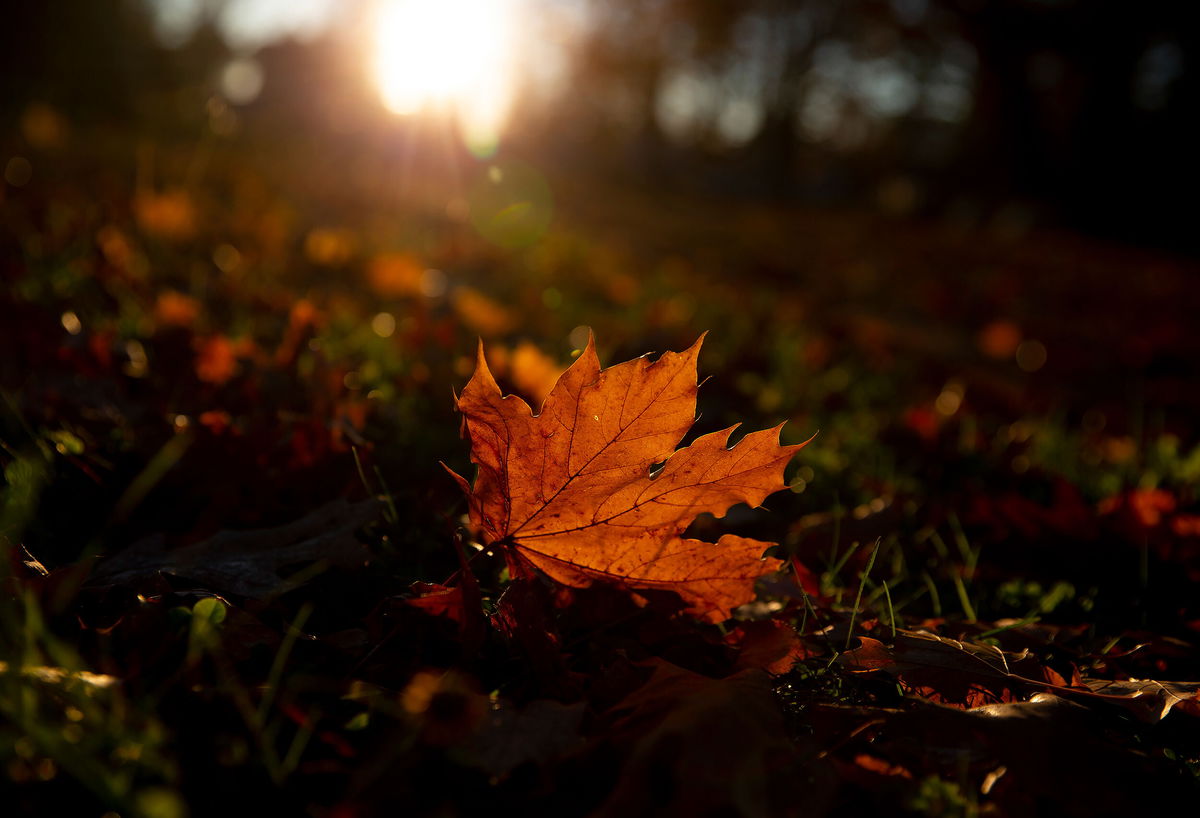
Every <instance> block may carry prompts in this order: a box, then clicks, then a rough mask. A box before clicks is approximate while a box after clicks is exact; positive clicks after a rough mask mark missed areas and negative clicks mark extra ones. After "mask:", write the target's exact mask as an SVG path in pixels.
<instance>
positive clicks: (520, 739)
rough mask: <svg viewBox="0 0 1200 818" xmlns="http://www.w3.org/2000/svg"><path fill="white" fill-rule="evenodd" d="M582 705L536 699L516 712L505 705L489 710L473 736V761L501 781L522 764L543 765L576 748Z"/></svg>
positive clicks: (583, 705) (579, 703) (580, 703)
mask: <svg viewBox="0 0 1200 818" xmlns="http://www.w3.org/2000/svg"><path fill="white" fill-rule="evenodd" d="M586 709H587V708H586V705H585V704H584V703H583V702H576V703H575V704H562V703H561V702H556V701H554V700H552V699H536V700H534V701H532V702H530V703H529V704H527V705H526V706H525V707H524V708H522V709H521V710H520V711H518V710H517V709H516V708H514V707H513V706H512V705H510V704H508V703H502V704H501V705H500V706H499V707H497V708H496V709H494V710H492V711H491V712H490V713H489V714H488V717H487V720H486V721H485V722H484V725H483V728H482V729H481V730H480V733H479V735H478V736H476V739H475V742H474V746H473V749H474V751H475V760H476V761H477V762H478V763H479V765H480V766H481V767H483V769H484V770H486V771H487V773H488V774H489V775H491V776H492V777H494V778H503V777H505V776H507V775H508V774H509V773H511V772H512V771H513V770H515V769H516V768H517V767H520V766H521V765H522V764H526V763H530V762H532V763H534V764H538V765H545V764H548V763H550V762H551V761H553V760H554V759H557V758H561V757H562V756H565V755H566V754H567V753H569V752H570V751H571V750H573V749H575V748H576V747H578V746H579V745H580V744H581V743H582V742H583V739H582V738H581V736H580V732H579V731H580V727H581V726H582V724H583V717H584V714H585V711H586Z"/></svg>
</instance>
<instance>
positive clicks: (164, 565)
mask: <svg viewBox="0 0 1200 818" xmlns="http://www.w3.org/2000/svg"><path fill="white" fill-rule="evenodd" d="M379 509H380V503H379V501H377V500H364V501H362V502H359V503H354V504H351V503H348V502H346V501H345V500H336V501H334V502H332V503H329V504H328V505H325V506H323V507H321V508H319V509H317V510H316V511H314V512H312V513H311V514H309V515H307V516H306V517H303V518H301V519H299V520H296V521H295V522H293V523H288V524H287V525H284V526H280V527H278V528H268V529H259V530H253V531H222V532H220V533H218V534H216V535H214V536H212V537H210V538H209V539H207V540H204V541H203V542H198V543H196V544H195V545H189V546H185V547H183V548H176V549H171V550H168V549H166V547H165V545H164V543H163V540H162V538H161V537H152V538H149V539H147V540H143V541H142V542H140V543H137V544H135V545H133V546H131V547H129V548H127V549H125V550H124V551H122V552H121V553H119V554H116V555H115V556H113V557H111V558H109V559H107V560H104V561H103V562H101V563H100V564H99V565H97V566H96V570H95V571H93V572H92V575H91V577H90V578H89V579H88V584H89V585H93V586H95V585H119V584H125V583H134V582H138V581H142V580H145V579H152V578H154V577H155V576H157V575H158V574H160V573H162V574H171V575H174V576H179V577H186V578H188V579H190V580H193V581H195V582H199V583H202V584H203V585H204V586H205V587H207V588H209V589H211V590H215V591H219V592H222V593H229V594H237V595H239V596H245V597H251V598H256V599H258V598H263V597H267V596H271V595H273V594H276V593H279V592H281V591H284V590H287V589H288V587H290V586H289V584H288V582H287V581H286V580H284V579H283V578H282V577H281V576H280V574H279V571H280V570H281V569H283V568H286V567H288V566H293V565H299V564H301V563H305V562H314V561H316V560H326V561H328V562H329V563H331V564H335V565H342V566H345V567H347V568H353V567H356V566H360V565H363V564H364V563H365V562H366V561H367V558H368V552H367V549H366V547H365V546H364V545H363V544H362V543H360V542H359V541H358V539H357V538H356V537H355V536H354V531H355V530H356V529H358V528H360V527H362V526H364V525H366V524H367V523H368V522H370V521H371V520H373V519H375V518H376V517H377V516H378V514H379Z"/></svg>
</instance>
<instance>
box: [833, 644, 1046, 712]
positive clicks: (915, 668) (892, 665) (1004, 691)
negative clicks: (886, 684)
mask: <svg viewBox="0 0 1200 818" xmlns="http://www.w3.org/2000/svg"><path fill="white" fill-rule="evenodd" d="M859 640H860V642H861V643H862V644H861V646H860V647H858V648H855V649H854V650H850V651H847V652H845V653H843V654H841V656H839V657H838V662H840V663H841V664H842V665H843V666H844V667H846V668H847V669H849V670H851V671H856V672H866V671H875V670H883V671H886V672H887V673H889V674H891V675H892V676H895V677H896V678H897V679H898V680H899V681H900V683H901V684H902V685H904V687H905V688H907V689H908V690H909V691H910V692H911V693H913V694H914V695H917V696H920V697H921V698H924V699H929V700H930V701H935V702H938V703H940V704H948V705H953V706H957V707H965V708H973V707H981V706H983V705H989V704H998V703H1002V702H1012V701H1017V700H1018V699H1019V698H1020V697H1019V696H1018V695H1017V694H1018V693H1019V691H1020V690H1022V689H1023V688H1026V687H1030V686H1032V687H1035V688H1037V687H1042V688H1054V689H1058V688H1065V686H1066V680H1065V679H1063V678H1062V676H1060V675H1059V674H1058V673H1055V672H1054V671H1053V670H1051V669H1050V668H1047V667H1043V666H1042V665H1041V663H1039V662H1038V661H1037V660H1036V659H1034V658H1033V657H1032V656H1031V655H1029V654H1028V653H1019V654H1018V653H1007V652H1005V651H1002V650H1000V649H999V648H993V647H989V646H984V645H975V644H971V643H969V642H959V641H957V640H955V639H947V638H945V637H942V636H936V635H934V634H932V633H925V632H923V631H897V633H896V638H895V641H894V644H893V645H892V646H891V647H888V646H887V645H885V644H883V643H882V642H880V641H879V640H878V639H872V638H870V637H867V636H861V637H859Z"/></svg>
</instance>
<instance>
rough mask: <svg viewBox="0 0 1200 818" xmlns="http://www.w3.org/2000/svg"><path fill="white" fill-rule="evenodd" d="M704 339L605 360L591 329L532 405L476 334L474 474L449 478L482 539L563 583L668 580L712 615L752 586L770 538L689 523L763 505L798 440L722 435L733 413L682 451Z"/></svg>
mask: <svg viewBox="0 0 1200 818" xmlns="http://www.w3.org/2000/svg"><path fill="white" fill-rule="evenodd" d="M702 340H703V338H701V340H698V341H697V342H696V343H695V344H694V345H693V346H692V347H691V348H690V349H688V350H687V351H685V352H682V353H675V352H667V353H664V354H663V355H662V356H661V357H660V358H659V359H658V360H656V361H653V362H651V361H650V360H649V359H647V358H645V357H643V358H638V359H635V360H633V361H629V362H626V363H623V364H620V365H618V366H614V367H610V368H608V369H605V370H601V368H600V363H599V360H598V359H597V357H596V350H595V344H594V342H593V341H591V340H589V342H588V345H587V348H586V349H585V350H584V351H583V353H582V354H581V355H580V357H579V358H578V360H576V361H575V363H574V364H573V365H572V366H571V368H570V369H568V370H567V371H566V372H565V373H563V375H562V377H561V378H560V379H559V381H558V383H557V384H556V385H555V387H554V389H553V390H552V391H551V392H550V395H549V397H547V398H546V401H545V403H544V404H543V406H542V409H541V412H540V413H539V414H537V415H535V414H533V411H532V410H531V409H530V407H529V405H528V404H526V403H525V402H524V401H522V400H521V399H520V398H517V397H513V396H508V397H505V396H503V395H502V394H501V392H500V388H499V387H498V386H497V385H496V381H495V379H494V378H493V377H492V373H491V371H490V370H489V369H488V365H487V362H486V360H485V359H484V356H483V348H482V344H481V345H480V351H479V357H478V363H477V365H476V369H475V374H474V376H473V377H472V378H471V381H470V382H469V383H468V384H467V386H466V388H465V389H464V390H463V393H462V396H461V397H460V398H459V399H458V409H459V411H460V412H462V414H463V417H464V427H465V432H466V435H467V437H468V438H469V439H470V441H471V459H472V461H473V462H474V463H475V464H476V465H477V466H478V467H479V468H478V474H477V476H476V478H475V483H474V485H473V486H469V485H468V484H467V482H466V481H465V480H464V479H462V478H461V477H458V476H457V475H455V477H456V479H457V480H458V481H459V483H460V485H461V486H462V488H463V490H464V491H465V492H467V495H468V497H469V500H470V510H471V521H472V523H473V525H474V526H475V527H476V528H477V529H478V530H479V531H480V532H481V534H482V537H483V539H484V540H485V542H487V543H489V544H492V545H493V546H495V547H501V548H504V549H505V551H506V555H507V556H508V558H509V560H510V563H513V564H515V565H517V566H528V565H532V566H535V567H536V568H538V569H540V570H541V571H543V572H544V573H546V574H547V575H549V576H550V577H552V578H553V579H555V580H557V581H558V582H561V583H563V584H565V585H571V586H575V587H586V586H588V585H590V584H591V583H592V582H594V581H597V580H601V581H606V582H612V583H616V584H618V585H621V586H624V587H626V588H630V589H647V590H649V589H654V590H667V591H672V592H674V593H676V594H678V595H679V596H680V597H682V598H683V600H684V601H685V602H686V603H687V605H688V608H689V610H690V611H691V612H692V613H694V614H697V615H699V616H704V617H706V618H708V619H709V620H711V621H723V620H725V619H728V618H729V615H730V609H731V608H733V607H735V606H737V605H740V604H742V603H744V602H747V601H748V600H750V599H752V598H753V596H754V581H755V580H756V579H757V578H758V577H760V576H763V575H765V574H768V573H771V572H772V571H775V570H776V569H777V567H778V566H779V565H780V562H779V560H775V559H768V560H763V559H762V553H763V551H764V550H765V549H766V548H767V547H768V546H769V545H771V543H766V542H760V541H758V540H751V539H747V538H745V537H738V536H734V535H730V534H726V535H725V536H723V537H721V539H720V541H719V542H718V543H717V544H716V545H714V544H712V543H706V542H701V541H699V540H693V539H684V538H683V537H682V536H681V534H682V533H683V531H684V529H686V528H687V526H688V525H689V524H690V523H691V522H692V520H693V519H695V517H696V516H697V515H698V514H701V513H704V512H708V513H710V514H713V515H714V516H717V517H721V516H724V514H725V512H726V511H727V510H728V509H729V508H730V507H731V506H733V505H734V504H736V503H746V504H747V505H749V506H751V507H758V506H759V505H761V503H762V501H763V500H764V499H765V498H766V497H767V495H769V494H771V493H772V492H775V491H778V490H780V489H782V488H784V483H783V470H784V467H785V466H786V465H787V463H788V461H789V460H790V459H791V458H792V455H794V454H795V453H796V452H797V451H798V450H799V449H800V448H801V447H802V446H803V445H804V444H799V445H793V446H781V445H779V429H780V428H781V427H775V428H773V429H766V430H763V431H759V432H752V433H750V434H748V435H746V436H745V437H744V438H742V440H740V441H739V442H738V443H737V445H736V446H734V447H733V448H728V441H729V436H730V434H731V433H732V432H733V430H734V429H735V428H737V427H736V426H734V427H730V428H728V429H724V430H722V431H720V432H714V433H712V434H708V435H704V436H702V437H700V438H698V439H697V440H696V441H695V442H694V443H692V445H690V446H688V447H687V448H684V449H681V450H679V451H675V447H676V446H677V445H678V444H679V442H680V440H681V439H682V438H683V436H684V434H686V433H687V431H688V429H690V428H691V426H692V423H693V422H694V421H695V412H696V392H697V386H698V385H697V382H696V358H697V356H698V355H699V352H700V344H701V341H702ZM664 461H665V463H664ZM659 463H663V464H664V465H663V466H662V468H660V469H657V470H655V466H656V464H659Z"/></svg>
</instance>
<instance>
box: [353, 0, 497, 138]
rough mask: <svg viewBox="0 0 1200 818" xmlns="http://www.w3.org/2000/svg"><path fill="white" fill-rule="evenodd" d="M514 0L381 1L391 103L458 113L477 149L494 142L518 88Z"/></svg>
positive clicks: (383, 70)
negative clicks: (514, 62) (514, 57)
mask: <svg viewBox="0 0 1200 818" xmlns="http://www.w3.org/2000/svg"><path fill="white" fill-rule="evenodd" d="M514 16H515V15H514V13H513V2H512V0H380V3H379V6H378V18H377V21H376V29H375V74H376V79H377V81H378V83H379V89H380V94H381V96H382V98H383V103H384V105H385V106H387V108H388V109H389V110H391V111H393V112H394V113H396V114H400V115H411V114H417V113H422V112H431V111H442V112H450V113H452V114H453V115H454V116H455V117H456V118H457V119H458V121H459V124H460V125H461V127H462V129H463V135H464V137H465V138H466V141H467V143H468V145H469V146H471V147H472V149H475V150H480V151H487V150H490V149H491V148H494V146H495V141H496V139H497V138H498V136H499V132H500V129H501V127H502V126H503V124H504V119H505V116H506V115H507V113H508V107H509V104H510V102H511V97H512V93H513V88H512V84H513V79H512V51H513V30H514V25H513V24H514Z"/></svg>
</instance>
